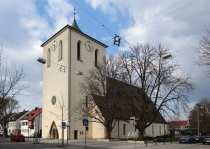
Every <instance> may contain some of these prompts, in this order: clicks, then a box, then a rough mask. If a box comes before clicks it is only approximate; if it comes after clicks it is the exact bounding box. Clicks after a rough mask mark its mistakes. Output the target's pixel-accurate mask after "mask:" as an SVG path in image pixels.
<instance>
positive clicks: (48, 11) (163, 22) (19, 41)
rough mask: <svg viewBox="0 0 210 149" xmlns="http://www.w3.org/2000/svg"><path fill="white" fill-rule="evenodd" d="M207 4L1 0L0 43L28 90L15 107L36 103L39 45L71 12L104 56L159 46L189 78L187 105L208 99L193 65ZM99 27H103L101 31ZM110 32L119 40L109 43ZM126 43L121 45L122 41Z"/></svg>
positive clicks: (208, 14) (201, 0)
mask: <svg viewBox="0 0 210 149" xmlns="http://www.w3.org/2000/svg"><path fill="white" fill-rule="evenodd" d="M75 2H76V3H75ZM209 6H210V1H209V0H173V1H168V0H159V1H154V0H141V1H140V0H130V1H124V0H114V1H113V0H48V1H47V0H30V1H28V0H17V1H14V0H7V1H2V2H1V5H0V44H2V46H3V49H4V55H5V56H6V57H7V58H8V61H12V62H14V63H15V64H16V65H17V66H19V67H20V66H23V67H24V70H25V73H26V78H25V81H26V82H28V83H29V88H28V89H26V90H24V91H23V92H22V93H21V94H22V95H20V96H17V99H18V100H20V104H21V107H22V108H21V109H27V110H31V109H32V108H34V107H35V106H40V107H41V105H42V104H41V103H42V101H41V100H42V65H41V64H40V63H38V62H37V61H36V59H37V58H38V57H42V48H41V46H40V45H41V44H42V43H43V42H44V41H46V40H47V39H48V38H50V37H51V36H52V35H53V34H55V33H56V32H57V31H59V30H60V29H61V28H63V27H64V26H65V25H66V24H70V25H71V24H72V22H73V18H74V8H75V9H76V20H77V23H78V25H79V27H80V29H81V30H82V31H83V32H84V33H85V34H88V35H89V36H91V37H93V38H95V39H97V40H99V41H101V42H103V43H105V44H106V45H108V46H109V47H108V48H107V54H116V51H117V50H127V49H129V46H130V45H129V44H128V43H127V42H129V43H130V44H132V45H135V44H136V43H137V42H138V43H147V42H149V43H151V44H158V43H162V44H164V45H165V46H167V47H168V48H171V54H172V55H173V56H174V57H175V60H176V61H178V62H179V63H180V64H181V67H180V70H179V71H178V72H177V74H178V75H188V74H189V75H191V76H192V81H193V82H194V83H195V84H196V89H195V90H194V91H193V92H192V93H191V94H190V99H191V103H190V105H193V104H194V103H195V102H197V101H198V100H199V99H200V98H203V97H210V92H209V88H210V79H209V78H207V77H206V76H205V73H204V71H202V69H200V68H198V67H197V66H196V65H195V64H194V62H193V61H194V59H195V58H196V52H195V50H196V48H197V46H198V42H199V39H200V38H201V37H202V35H203V34H204V32H203V30H204V28H205V26H207V27H210V10H209ZM102 25H104V26H105V27H103V26H102ZM114 34H117V35H120V36H121V37H122V38H123V40H122V44H121V46H120V47H117V46H114V45H113V37H114ZM124 40H126V41H127V42H125V41H124Z"/></svg>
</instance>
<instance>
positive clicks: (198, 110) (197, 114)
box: [197, 107, 199, 135]
mask: <svg viewBox="0 0 210 149" xmlns="http://www.w3.org/2000/svg"><path fill="white" fill-rule="evenodd" d="M197 120H198V135H199V107H197Z"/></svg>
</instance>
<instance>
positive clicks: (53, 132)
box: [50, 121, 59, 139]
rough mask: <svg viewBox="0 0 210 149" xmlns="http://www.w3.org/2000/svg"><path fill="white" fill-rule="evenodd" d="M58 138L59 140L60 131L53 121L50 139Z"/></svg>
mask: <svg viewBox="0 0 210 149" xmlns="http://www.w3.org/2000/svg"><path fill="white" fill-rule="evenodd" d="M58 138H59V135H58V129H57V126H56V124H55V122H54V121H53V122H52V125H51V128H50V139H58Z"/></svg>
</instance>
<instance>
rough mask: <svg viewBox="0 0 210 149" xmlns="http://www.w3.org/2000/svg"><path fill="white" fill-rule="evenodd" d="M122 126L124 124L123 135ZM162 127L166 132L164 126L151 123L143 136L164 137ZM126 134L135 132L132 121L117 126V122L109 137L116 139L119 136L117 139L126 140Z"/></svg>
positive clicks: (122, 122) (121, 122) (120, 122)
mask: <svg viewBox="0 0 210 149" xmlns="http://www.w3.org/2000/svg"><path fill="white" fill-rule="evenodd" d="M124 124H125V134H123V125H124ZM152 127H154V131H152ZM160 127H161V129H160ZM164 127H165V131H166V132H167V125H166V124H165V125H164V124H163V123H152V124H151V125H150V126H149V127H147V128H146V130H145V133H144V136H152V137H155V136H160V135H164ZM118 130H119V131H118ZM128 132H135V130H134V126H133V120H130V121H129V123H128V122H125V121H119V124H118V122H117V123H116V125H115V127H114V129H113V131H112V135H111V137H112V138H118V136H119V138H127V135H128ZM153 132H154V133H153ZM118 133H119V134H118ZM136 133H138V130H137V129H136Z"/></svg>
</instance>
